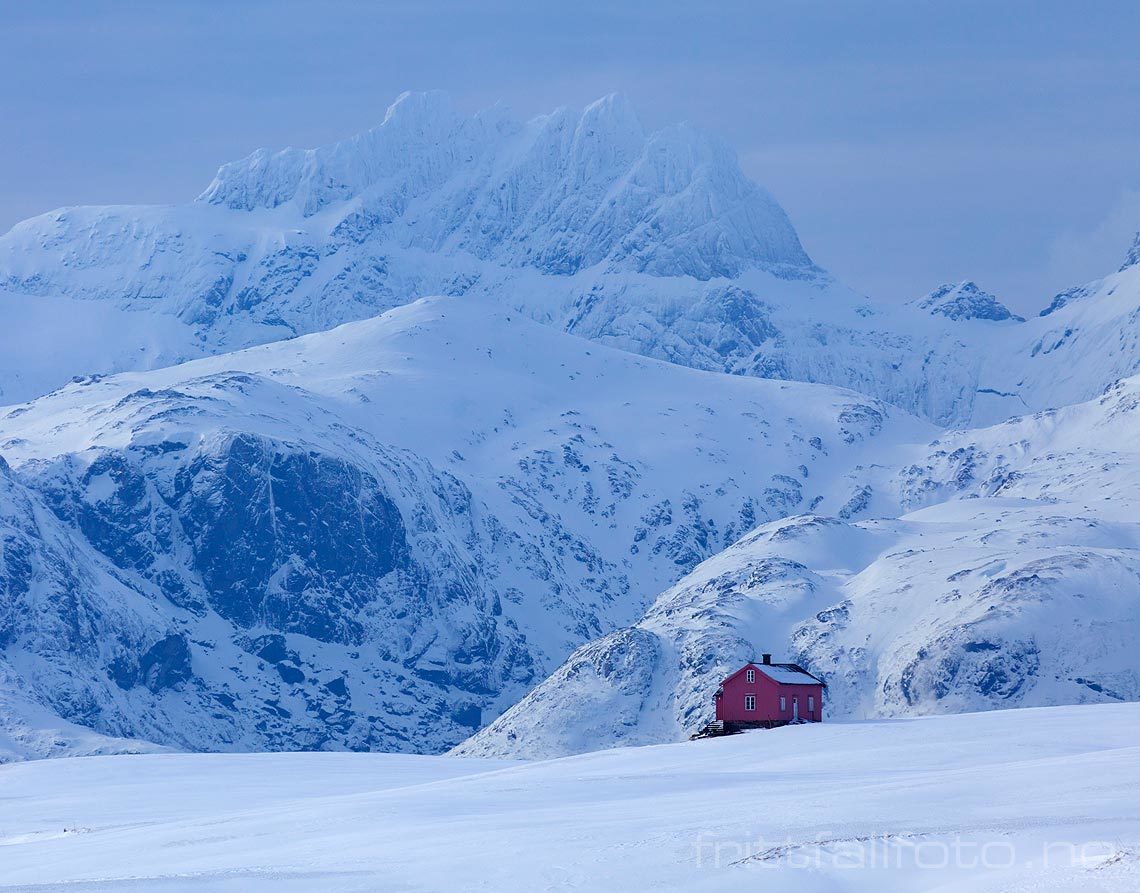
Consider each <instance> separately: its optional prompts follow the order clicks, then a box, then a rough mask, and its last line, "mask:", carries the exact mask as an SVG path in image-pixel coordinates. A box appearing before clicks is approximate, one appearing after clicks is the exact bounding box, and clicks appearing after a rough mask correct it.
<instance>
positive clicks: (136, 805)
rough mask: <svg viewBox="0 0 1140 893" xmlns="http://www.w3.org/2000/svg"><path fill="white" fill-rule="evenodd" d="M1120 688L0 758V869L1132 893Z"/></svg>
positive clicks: (479, 886) (148, 878) (1130, 732)
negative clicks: (1044, 699) (361, 746)
mask: <svg viewBox="0 0 1140 893" xmlns="http://www.w3.org/2000/svg"><path fill="white" fill-rule="evenodd" d="M1138 739H1140V706H1138V705H1136V704H1125V705H1113V706H1086V707H1065V708H1052V709H1039V710H1009V711H1002V712H999V713H989V714H971V715H967V716H953V717H930V718H921V719H910V720H902V721H894V722H865V723H849V724H846V723H845V724H838V723H835V724H830V725H829V724H826V723H825V724H823V725H814V726H797V727H789V728H784V729H776V730H773V731H768V732H754V733H751V734H747V735H740V736H736V737H733V738H722V739H717V740H712V741H695V742H690V743H685V744H676V745H670V746H666V747H650V748H626V749H621V750H611V751H606V752H603V753H596V754H589V755H586V756H582V757H575V758H571V759H565V760H556V761H550V762H542V763H529V764H514V765H509V764H503V763H496V762H489V761H482V760H460V759H450V758H446V757H409V756H400V755H393V754H375V755H373V754H242V755H182V754H171V755H160V756H141V757H139V756H129V757H101V758H95V759H84V760H62V761H59V760H57V761H50V762H39V763H24V764H17V765H10V766H3V767H0V787H2V789H3V791H4V797H5V799H4V801H3V803H4V805H3V806H0V851H2V852H3V859H2V860H0V886H2V887H4V888H5V889H8V888H13V889H40V888H44V889H66V890H69V891H76V893H79V891H106V890H110V889H116V890H118V889H148V890H151V889H153V890H168V891H172V893H176V891H191V890H193V891H223V890H243V891H262V890H265V891H269V890H272V891H274V893H277V891H313V890H321V891H326V893H349V891H353V893H356V891H365V890H367V891H405V890H417V891H425V893H426V891H467V890H472V891H474V890H545V889H553V890H591V891H593V890H631V891H642V890H644V891H659V890H697V891H708V893H715V891H739V890H797V891H807V893H817V891H818V893H823V891H831V893H835V891H850V893H861V891H875V893H881V891H884V890H897V891H904V890H905V891H914V890H939V891H943V893H998V891H1010V890H1033V891H1044V893H1048V891H1056V893H1062V891H1063V893H1073V891H1086V890H1087V891H1099V893H1132V891H1135V890H1136V889H1137V885H1138V884H1140V861H1138V853H1140V809H1138V804H1137V798H1136V791H1137V790H1138V789H1140V748H1138V747H1137V743H1136V742H1137V740H1138Z"/></svg>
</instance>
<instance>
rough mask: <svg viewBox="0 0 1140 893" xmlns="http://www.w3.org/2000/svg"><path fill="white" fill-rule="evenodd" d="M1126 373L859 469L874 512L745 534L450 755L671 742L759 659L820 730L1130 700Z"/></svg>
mask: <svg viewBox="0 0 1140 893" xmlns="http://www.w3.org/2000/svg"><path fill="white" fill-rule="evenodd" d="M1138 409H1140V379H1130V380H1128V381H1125V382H1121V383H1120V384H1118V385H1117V386H1115V387H1113V388H1112V389H1110V390H1109V391H1108V392H1107V393H1106V394H1105V395H1104V396H1103V397H1101V398H1100V399H1098V400H1096V401H1093V402H1091V403H1086V404H1082V405H1078V406H1072V407H1068V408H1066V409H1062V410H1058V411H1055V412H1048V413H1044V414H1041V415H1037V416H1029V417H1025V418H1021V419H1017V420H1014V421H1011V422H1009V423H1006V424H1003V425H999V426H996V427H994V428H990V429H985V430H980V431H964V432H957V433H952V434H949V435H946V436H944V437H942V438H939V439H938V440H936V441H934V442H933V443H932V444H931V445H930V446H928V447H925V448H922V449H920V450H918V451H917V452H916V454H915V455H914V456H913V457H912V458H911V459H908V460H907V461H906V462H904V464H903V465H902V466H901V467H900V468H899V469H898V470H897V471H895V472H893V473H886V472H885V470H884V469H882V468H879V469H872V470H867V471H864V472H862V473H863V474H864V475H865V480H867V482H868V483H867V487H868V489H867V491H866V493H867V497H868V500H870V499H872V498H873V499H877V500H878V502H877V504H876V507H877V509H878V511H876V512H875V513H874V514H875V515H881V514H882V507H883V506H884V505H886V504H887V503H889V502H891V501H894V502H895V503H896V505H897V506H898V508H897V509H896V514H897V515H898V517H895V518H882V517H871V518H868V517H866V516H864V517H862V518H860V517H859V515H858V513H856V514H855V515H854V516H852V515H851V513H849V512H846V511H841V512H840V513H839V516H832V517H821V516H818V515H808V516H800V517H792V518H787V519H782V520H778V521H774V522H770V523H768V524H765V525H762V526H761V527H759V528H758V529H757V530H756V531H754V532H752V533H750V534H749V535H748V536H746V537H744V538H743V539H741V540H740V541H739V542H737V543H736V544H734V545H733V546H732V547H731V548H729V549H727V550H725V551H724V552H723V553H721V554H719V555H717V556H714V557H713V558H711V559H709V560H708V561H706V562H704V563H703V564H701V565H700V566H699V567H698V568H696V569H695V570H694V571H693V572H692V573H690V574H689V575H688V576H686V577H685V578H684V579H683V580H681V581H680V582H678V583H677V584H676V585H675V586H673V587H671V588H670V589H668V590H667V591H666V592H664V593H663V594H662V595H661V597H660V598H658V600H657V602H656V603H655V604H654V606H653V607H652V608H651V609H650V610H649V611H648V612H647V614H646V616H645V617H644V618H642V620H640V621H639V622H638V623H637V624H635V625H633V626H632V627H629V628H626V629H622V630H617V631H615V632H613V633H611V634H610V635H608V636H606V637H603V638H601V639H599V640H597V641H594V642H591V643H589V644H587V645H584V646H583V647H582V648H580V649H578V650H577V651H576V652H575V653H574V654H573V655H572V656H571V657H570V658H569V660H568V661H567V662H566V663H565V664H564V665H563V666H562V667H560V668H559V669H558V670H557V671H555V672H554V674H553V675H552V676H551V677H550V679H548V680H547V681H546V682H544V683H543V684H542V685H540V686H539V687H538V688H537V689H536V690H535V691H533V692H532V693H531V694H529V695H528V696H527V697H526V698H525V699H523V700H522V701H521V702H520V703H519V704H518V705H516V706H515V707H514V708H512V709H511V710H510V711H508V712H507V713H506V714H505V715H503V716H502V717H500V718H499V719H498V720H496V721H495V722H494V723H492V724H491V725H490V726H489V727H488V728H486V729H484V730H482V731H481V732H479V733H478V734H477V735H476V736H475V737H474V738H472V739H471V740H470V741H468V742H466V743H465V744H464V745H462V746H461V748H460V752H461V753H466V754H477V755H505V754H510V755H515V756H532V757H534V756H537V757H544V756H555V755H561V754H565V753H575V752H579V751H582V750H589V749H595V748H597V747H601V746H613V745H615V744H621V743H627V742H628V743H647V742H659V741H671V740H677V739H679V738H683V737H684V736H686V735H687V734H690V733H691V732H693V731H695V730H696V729H697V728H698V727H699V726H701V725H702V724H703V723H704V722H705V721H707V720H709V719H711V718H712V703H713V702H712V697H713V692H714V691H715V689H716V687H717V685H718V683H719V681H720V680H721V679H723V678H724V677H725V676H726V675H727V674H728V673H729V672H731V671H732V670H734V669H736V668H737V667H739V666H740V665H741V664H743V663H744V662H746V661H748V660H753V659H755V658H756V656H757V655H758V654H760V653H761V652H775V653H776V654H779V655H788V656H789V657H790V658H791V659H794V660H796V661H797V662H799V663H801V664H803V665H804V666H806V667H808V668H810V669H811V671H812V672H814V673H816V674H818V675H821V676H822V677H823V678H824V679H825V680H826V681H827V683H828V693H827V699H826V706H825V711H826V715H827V716H828V717H831V718H842V717H862V716H899V715H906V714H915V713H939V712H961V711H965V710H977V709H992V708H999V707H1012V706H1026V705H1045V704H1064V703H1085V702H1098V701H1099V702H1109V701H1122V700H1129V701H1132V700H1140V663H1138V662H1137V654H1136V642H1137V641H1138V640H1140V524H1138V523H1137V520H1136V519H1137V512H1138V510H1140V412H1138Z"/></svg>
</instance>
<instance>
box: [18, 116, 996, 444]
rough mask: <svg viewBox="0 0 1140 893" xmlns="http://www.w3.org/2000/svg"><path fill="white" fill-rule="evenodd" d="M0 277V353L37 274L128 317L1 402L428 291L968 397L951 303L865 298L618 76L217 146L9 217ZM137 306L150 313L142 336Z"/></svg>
mask: <svg viewBox="0 0 1140 893" xmlns="http://www.w3.org/2000/svg"><path fill="white" fill-rule="evenodd" d="M0 289H3V290H6V291H7V295H6V296H5V295H4V294H3V292H0V306H3V308H4V310H5V312H6V313H7V314H8V315H9V316H10V317H11V318H12V320H13V332H14V334H13V335H12V336H11V337H12V342H13V343H12V347H13V348H14V350H16V351H17V352H16V353H15V354H14V356H23V354H24V353H26V352H19V347H20V345H21V344H22V343H24V342H26V341H27V336H26V334H25V333H26V332H27V331H29V330H31V329H32V328H34V324H35V320H34V318H29V317H34V316H35V314H34V313H33V312H32V310H30V309H29V307H34V304H33V301H34V299H37V298H38V299H39V300H40V301H43V302H44V303H45V305H46V306H48V307H51V308H52V311H51V312H54V313H57V314H58V315H59V316H60V317H63V318H66V317H67V316H68V315H69V311H70V310H71V307H72V303H73V302H76V301H80V302H85V301H100V302H108V303H109V304H110V305H112V306H113V307H114V310H113V311H108V312H109V313H112V314H117V315H118V317H119V318H120V320H121V321H124V322H126V323H127V324H126V325H125V326H123V327H122V330H123V333H124V334H122V335H119V334H118V327H107V328H106V330H105V331H104V336H103V338H102V347H101V349H100V350H99V351H98V352H96V353H95V355H89V356H82V357H77V358H76V360H75V361H71V360H70V359H69V355H68V354H61V355H59V356H57V357H54V358H53V359H52V360H51V361H50V363H48V362H47V361H45V360H44V359H43V358H34V363H33V365H35V366H38V367H39V368H36V369H35V370H33V371H34V372H35V374H33V371H29V370H28V369H27V368H26V366H27V363H26V362H15V361H13V362H10V363H8V364H6V365H2V364H0V372H2V373H3V374H2V375H0V387H3V388H4V391H3V393H2V394H0V400H4V401H5V402H14V401H17V400H23V399H29V398H31V397H34V396H36V395H38V394H40V393H43V391H44V390H45V388H47V389H50V387H54V386H58V385H60V384H62V383H64V382H66V381H67V380H68V379H69V378H70V377H71V376H73V375H78V374H91V373H93V372H99V373H103V372H114V371H124V370H131V369H140V368H150V367H153V366H155V365H165V364H169V363H171V362H177V361H181V360H185V359H191V358H194V357H199V356H203V355H211V354H217V353H221V352H225V351H229V350H234V349H239V348H242V347H246V346H249V345H252V344H259V343H265V342H268V341H273V340H278V339H280V338H285V337H294V336H296V335H300V334H305V333H310V332H316V331H323V330H326V329H328V328H331V327H332V326H335V325H338V324H340V323H343V322H347V321H351V320H356V319H363V318H366V317H369V316H373V315H375V314H377V313H380V312H383V311H385V310H388V309H391V308H392V307H395V306H399V305H401V304H404V303H407V302H409V301H411V300H415V299H417V298H420V297H423V296H426V295H432V294H445V295H465V296H467V297H469V298H472V299H487V300H490V301H493V302H495V303H498V304H501V305H505V306H509V307H511V308H512V309H514V310H516V311H518V312H522V313H526V314H527V315H528V316H531V317H532V318H534V319H536V320H538V321H540V322H543V323H545V324H549V325H552V326H555V327H557V328H561V329H564V330H567V331H572V332H574V333H576V334H579V335H582V336H584V337H587V338H591V339H593V340H597V341H600V342H602V343H605V344H609V345H611V346H615V347H620V348H622V349H625V350H633V351H635V352H638V353H642V354H645V355H647V356H651V357H655V358H658V359H665V360H668V361H670V362H676V363H680V364H682V365H688V366H692V367H694V368H699V369H707V370H715V371H727V372H733V373H737V374H745V375H753V376H760V377H769V378H781V379H788V380H801V381H815V382H822V383H828V384H834V385H838V386H841V387H851V388H854V389H856V390H859V391H861V392H863V393H867V394H868V395H871V396H874V397H878V398H880V399H885V400H888V401H889V402H892V403H895V404H896V405H898V406H901V407H903V408H905V409H907V410H908V411H912V412H915V413H917V414H920V415H923V416H925V417H927V418H930V419H932V420H935V421H938V422H961V421H965V420H966V419H968V418H969V417H970V415H971V412H972V406H973V402H974V395H975V391H976V378H977V370H978V364H979V360H978V357H977V356H976V354H977V351H976V350H974V349H973V348H971V347H970V345H969V344H968V343H967V342H968V340H969V339H966V340H963V333H962V332H961V331H960V330H959V329H957V328H956V327H955V326H954V325H953V324H952V323H951V322H950V321H948V320H945V319H942V318H938V319H931V318H930V317H929V316H928V315H926V314H924V313H921V312H919V311H915V310H911V309H906V310H902V311H900V310H899V309H898V308H883V307H879V306H876V305H875V304H874V303H872V302H870V301H868V300H867V299H866V298H864V297H862V296H860V295H858V294H856V293H854V292H852V291H851V290H850V289H848V288H846V287H845V286H843V285H842V284H841V283H838V282H836V281H835V280H834V279H833V278H832V277H831V276H829V275H828V274H827V273H826V272H824V271H823V270H821V269H819V268H818V267H817V266H815V265H814V264H813V263H812V261H811V260H810V258H809V257H808V255H807V254H806V253H805V251H804V250H803V248H802V246H801V245H800V242H799V239H798V237H797V236H796V233H795V230H794V228H793V227H792V225H791V223H790V222H789V220H788V218H787V215H786V214H785V213H784V211H783V210H782V209H781V208H780V207H779V205H778V204H777V203H776V202H775V201H774V199H772V197H771V196H770V195H769V194H768V193H767V192H766V191H765V190H763V189H762V188H760V187H759V186H757V185H755V184H754V183H752V182H751V181H750V180H748V179H747V178H746V177H745V176H744V175H743V173H742V172H741V171H740V168H739V166H738V164H737V162H736V159H735V156H734V154H733V153H732V151H731V150H730V149H729V148H727V147H726V146H725V145H724V144H723V143H721V142H719V141H718V140H716V139H715V138H713V137H710V136H709V135H707V134H704V133H702V132H701V131H699V130H697V129H695V128H693V127H690V126H687V125H679V126H676V127H672V128H666V129H664V130H662V131H659V132H657V133H653V134H648V135H647V134H645V133H644V132H643V131H642V129H641V127H640V125H639V124H638V122H637V119H636V116H635V115H634V114H633V112H632V111H631V110H630V108H629V106H628V104H627V103H626V102H625V101H624V100H622V99H621V98H620V97H607V98H606V99H603V100H601V101H599V102H597V103H594V104H593V105H591V106H589V107H588V108H587V109H585V110H584V111H583V112H581V113H573V112H570V111H567V110H559V111H558V112H555V113H553V114H551V115H546V116H541V117H539V118H536V119H534V120H532V121H529V122H520V121H517V120H516V119H514V118H513V117H512V116H511V115H510V114H509V113H508V112H506V111H505V110H503V109H501V108H494V109H491V110H489V111H487V112H484V113H481V114H478V115H475V116H473V117H464V116H462V115H460V114H458V113H457V112H456V111H455V110H454V109H453V108H452V107H451V106H450V104H449V103H448V101H447V100H446V98H445V97H443V96H442V95H440V94H406V95H405V96H403V97H401V98H400V99H399V100H397V102H396V103H395V104H393V106H392V107H391V108H390V109H389V112H388V114H387V116H386V118H385V120H384V122H383V123H382V124H381V125H380V126H378V127H376V128H374V129H373V130H371V131H369V132H367V133H365V134H362V135H360V136H358V137H355V138H352V139H349V140H345V141H342V142H340V143H336V144H334V145H332V146H328V147H325V148H322V149H314V150H283V151H280V152H269V151H265V150H261V151H258V152H256V153H254V154H253V155H252V156H250V157H249V158H247V159H244V160H242V161H239V162H234V163H232V164H228V165H225V166H223V167H222V169H221V170H220V171H219V173H218V176H217V177H216V178H215V180H214V182H213V183H212V184H211V185H210V186H209V187H208V188H207V190H206V191H205V192H204V193H203V195H202V196H201V197H200V199H199V200H198V201H196V202H193V203H190V204H186V205H177V206H169V207H105V208H98V207H96V208H66V209H62V210H60V211H57V212H53V213H51V214H46V215H43V216H41V217H38V218H33V219H31V220H28V221H25V222H24V223H21V224H18V225H17V226H16V227H14V228H13V229H12V230H11V231H10V232H9V233H8V234H7V235H5V236H4V237H2V238H0ZM139 316H142V317H145V318H146V319H148V320H149V319H154V320H155V323H154V326H153V329H151V331H150V334H149V336H148V337H147V338H146V339H145V349H144V350H142V351H140V350H138V345H137V343H136V342H137V340H138V338H139V333H138V331H137V329H138V327H137V326H131V325H130V323H129V321H130V320H131V319H132V318H137V317H139ZM63 325H64V327H65V328H66V324H63ZM148 328H149V327H148ZM971 337H972V336H971ZM86 353H89V352H86Z"/></svg>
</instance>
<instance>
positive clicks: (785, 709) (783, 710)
mask: <svg viewBox="0 0 1140 893" xmlns="http://www.w3.org/2000/svg"><path fill="white" fill-rule="evenodd" d="M780 712H781V713H787V712H788V699H787V698H785V697H784V696H783V695H780Z"/></svg>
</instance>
